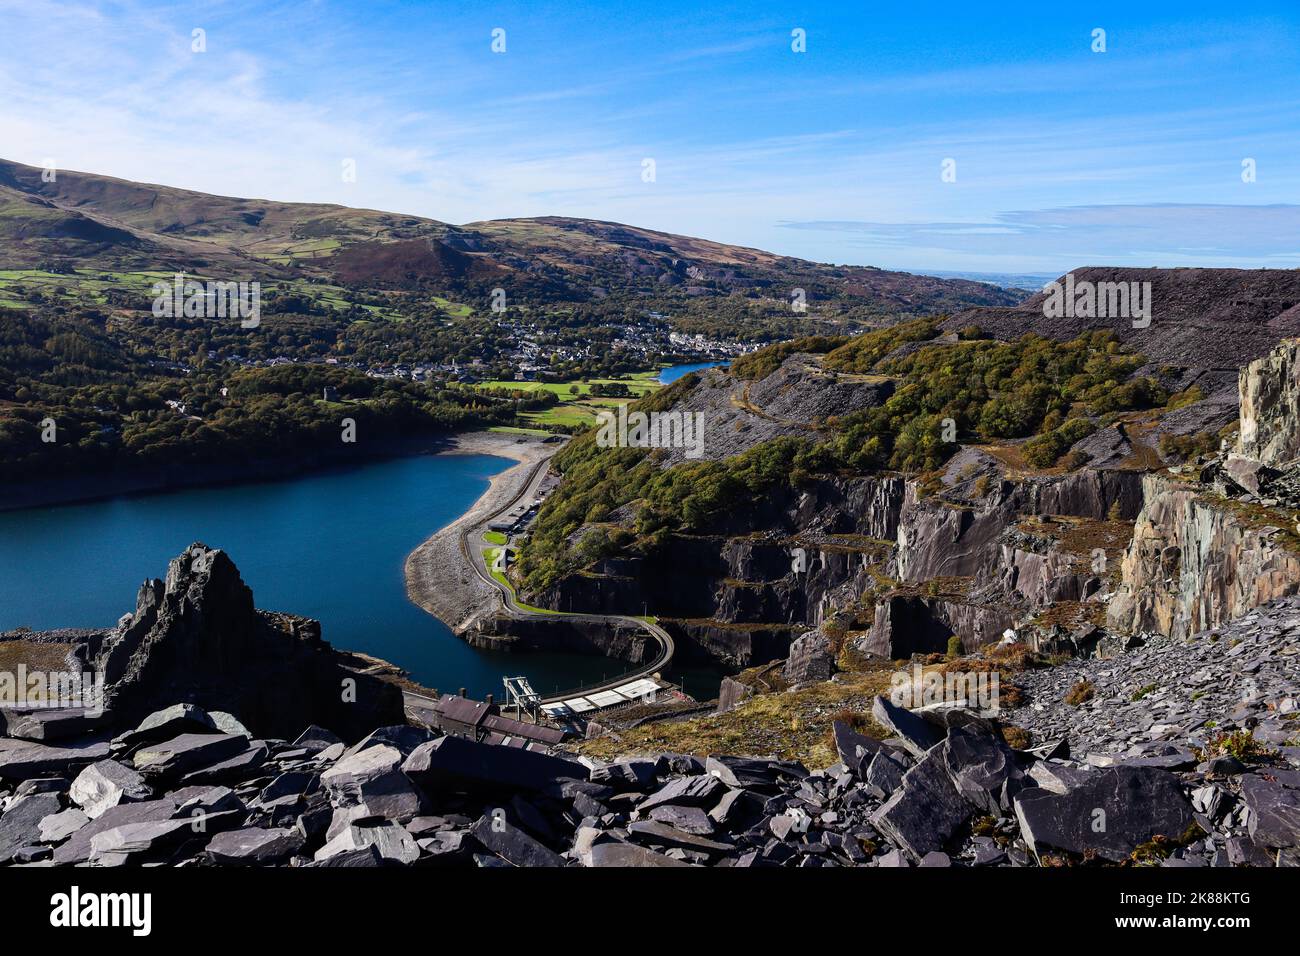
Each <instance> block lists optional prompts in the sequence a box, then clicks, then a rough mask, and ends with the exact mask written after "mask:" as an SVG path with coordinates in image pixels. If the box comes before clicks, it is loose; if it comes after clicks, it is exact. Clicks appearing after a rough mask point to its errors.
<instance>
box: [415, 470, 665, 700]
mask: <svg viewBox="0 0 1300 956" xmlns="http://www.w3.org/2000/svg"><path fill="white" fill-rule="evenodd" d="M551 457H552V456H550V455H548V456H547V457H545V458H543V459H541V460H540V461H538V462H537V463H536V464H535V465H533V468H532V471H531V472H530V473H529V475H528V479H527V480H526V481H525V482H524V483H523V485H522V486H521V488H520V491H519V493H518V494H516V495H515V496H514V497H513V498H511V499H510V500H509V501H508V502H506V503H505V504H504V505H502V506H501V507H500V508H499V509H498V510H496V511H494V512H493V513H491V514H489V515H486V516H485V517H483V518H482V519H481V520H480V521H478V522H477V523H475V524H473V525H470V526H468V527H466V528H464V529H462V530H461V532H460V541H459V546H460V552H461V558H462V559H463V560H464V561H466V562H467V563H468V564H469V566H470V567H472V568H473V569H474V572H475V573H476V574H477V575H478V576H479V577H480V578H482V579H483V580H484V581H485V582H487V583H488V584H489V585H490V586H491V587H492V588H494V589H495V590H496V591H497V593H498V594H499V595H500V596H501V606H502V609H503V610H504V611H505V613H507V614H508V615H510V616H511V617H513V618H519V619H521V620H537V621H546V622H553V623H558V622H561V621H566V620H567V621H584V622H596V623H600V624H605V625H607V626H609V627H635V628H640V629H641V630H644V631H646V632H647V633H648V634H649V635H650V637H651V638H653V639H654V641H655V643H656V645H657V646H658V648H659V650H658V653H656V654H655V656H654V658H653V659H652V660H651V661H650V662H649V663H648V664H646V665H644V666H642V667H640V668H638V669H637V670H635V671H631V672H629V673H626V674H620V675H619V676H618V677H615V678H613V679H610V680H605V681H601V682H600V683H598V684H590V685H587V686H584V687H575V688H573V689H571V690H567V691H564V692H563V693H560V694H553V695H551V696H549V697H543V698H542V703H543V704H551V703H558V702H559V701H562V700H566V699H569V698H572V697H579V696H583V695H586V694H594V693H598V692H599V691H602V690H609V689H611V688H614V687H618V686H621V685H623V684H626V683H629V682H630V681H634V680H637V679H638V678H641V677H649V676H650V675H651V674H654V673H655V672H657V671H661V670H663V669H665V668H666V667H667V666H668V665H669V664H670V663H671V662H672V659H673V653H674V651H675V648H674V645H673V639H672V637H671V636H670V635H669V634H668V632H667V631H665V630H664V629H663V628H662V627H660V626H659V625H658V624H655V623H654V622H652V621H646V620H643V619H642V618H639V617H629V616H626V615H621V614H579V613H573V612H552V611H534V610H529V609H528V608H526V607H521V606H520V605H519V604H518V603H517V602H516V600H515V595H514V592H513V591H512V590H511V589H510V588H509V587H508V586H507V585H505V584H503V583H502V582H500V581H498V580H497V579H496V578H495V577H493V576H492V574H491V573H490V572H489V571H488V569H487V563H486V562H485V561H484V559H483V552H484V551H485V550H486V549H487V548H490V547H494V546H493V545H490V544H488V543H487V542H485V541H484V540H483V532H484V531H486V530H487V526H488V525H489V524H491V523H492V522H493V521H494V520H496V519H497V518H498V517H500V516H501V515H503V514H505V513H506V512H508V511H510V509H512V508H514V507H515V505H517V504H518V503H519V502H520V501H523V500H524V499H525V498H536V497H538V496H539V494H538V491H539V489H540V487H541V484H542V482H543V481H544V480H545V479H546V474H547V471H548V469H549V468H550V464H551ZM406 698H407V707H408V708H414V709H416V710H425V709H427V708H428V705H429V703H430V699H429V698H427V697H423V696H422V695H420V694H413V693H410V692H407V693H406Z"/></svg>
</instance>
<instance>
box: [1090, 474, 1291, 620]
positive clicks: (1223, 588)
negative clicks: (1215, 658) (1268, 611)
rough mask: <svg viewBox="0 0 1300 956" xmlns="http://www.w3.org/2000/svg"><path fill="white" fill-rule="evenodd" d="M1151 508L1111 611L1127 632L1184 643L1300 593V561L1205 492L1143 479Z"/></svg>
mask: <svg viewBox="0 0 1300 956" xmlns="http://www.w3.org/2000/svg"><path fill="white" fill-rule="evenodd" d="M1143 494H1144V504H1143V506H1142V511H1141V513H1139V515H1138V517H1137V521H1136V522H1135V524H1134V527H1133V540H1132V543H1131V544H1130V545H1129V548H1128V550H1127V551H1126V552H1125V554H1124V558H1123V563H1122V571H1121V575H1122V576H1121V583H1120V586H1119V588H1118V590H1117V591H1116V594H1115V596H1114V598H1113V599H1112V601H1111V603H1110V606H1109V609H1108V611H1107V621H1108V624H1109V626H1110V627H1111V628H1113V629H1115V630H1117V631H1120V632H1121V633H1134V632H1142V631H1154V632H1157V633H1160V634H1167V635H1172V636H1174V637H1185V636H1186V635H1188V634H1193V633H1195V632H1197V631H1201V630H1204V629H1206V628H1209V627H1214V626H1215V625H1218V624H1222V623H1224V622H1226V621H1230V620H1232V619H1233V618H1235V617H1238V616H1240V615H1242V614H1244V613H1245V612H1246V611H1248V610H1250V609H1251V608H1253V607H1256V606H1257V605H1260V604H1263V603H1265V602H1267V601H1271V600H1273V599H1275V598H1279V597H1284V596H1286V595H1289V594H1295V593H1297V591H1300V555H1297V554H1296V553H1294V552H1293V551H1291V550H1289V549H1288V548H1287V547H1286V546H1285V545H1284V543H1283V539H1282V538H1281V537H1280V536H1279V531H1280V529H1279V528H1278V527H1276V526H1270V525H1257V524H1255V523H1252V522H1251V521H1250V520H1248V519H1247V517H1245V516H1244V515H1243V514H1241V513H1239V512H1237V511H1234V510H1233V509H1232V507H1231V503H1230V502H1227V501H1224V500H1216V499H1213V498H1211V497H1210V496H1209V495H1208V494H1207V493H1206V491H1205V489H1203V488H1202V487H1200V486H1198V485H1192V484H1186V483H1181V482H1178V481H1176V480H1173V479H1170V478H1166V477H1162V476H1159V475H1148V476H1146V477H1145V478H1144V479H1143Z"/></svg>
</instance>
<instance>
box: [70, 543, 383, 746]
mask: <svg viewBox="0 0 1300 956" xmlns="http://www.w3.org/2000/svg"><path fill="white" fill-rule="evenodd" d="M89 663H90V667H91V668H92V669H94V670H97V671H102V672H103V673H104V676H105V682H106V685H107V687H106V690H107V698H108V706H109V709H110V710H112V711H113V712H114V714H115V715H116V716H117V718H118V719H119V720H123V721H128V720H134V719H138V718H139V717H142V716H144V715H145V714H148V713H149V712H151V711H154V710H157V709H158V708H159V707H161V706H164V705H166V704H169V703H172V702H173V701H177V700H182V701H186V702H189V703H192V704H197V705H199V706H202V707H204V708H206V709H208V710H216V711H229V712H231V713H234V714H236V715H238V716H239V718H240V720H242V721H243V722H244V723H245V724H246V725H247V726H248V727H249V728H250V729H251V730H253V731H254V732H255V733H261V734H271V735H280V736H286V737H287V736H289V735H292V734H296V733H297V732H298V731H300V730H301V729H302V728H303V727H304V726H306V725H307V724H309V723H313V722H315V723H319V724H324V725H326V726H329V727H330V728H331V729H333V730H334V731H335V732H337V733H339V734H341V735H343V736H344V737H347V738H349V739H355V738H356V737H359V736H360V735H362V734H364V733H365V732H366V731H368V730H370V729H372V728H374V727H377V726H383V725H385V724H394V723H401V722H403V721H404V719H405V718H404V715H403V708H402V698H401V693H400V692H399V691H398V690H397V688H396V687H394V686H393V685H391V684H386V683H384V682H382V681H380V680H377V679H376V678H374V677H370V676H368V675H364V674H361V673H358V672H357V671H355V670H352V669H350V668H349V667H348V666H347V665H346V663H345V658H344V657H343V655H340V654H337V653H336V652H334V650H333V649H332V648H331V647H330V645H329V644H327V643H325V642H324V641H323V640H321V636H320V625H319V624H317V623H316V622H315V621H309V620H307V619H305V618H295V617H291V616H288V615H276V614H270V613H267V612H262V611H258V610H256V609H255V608H254V607H253V595H252V592H251V591H250V590H249V589H248V587H247V586H246V585H245V584H244V582H243V580H242V579H241V578H240V576H239V571H238V570H237V569H236V567H235V565H234V563H233V562H232V561H231V560H230V558H229V557H228V556H227V555H226V553H225V552H224V551H220V550H215V549H212V548H208V547H207V546H206V545H203V544H198V543H196V544H194V545H192V546H191V547H189V548H188V549H186V551H185V552H184V553H183V554H181V555H180V556H179V557H177V558H175V559H174V560H173V561H172V562H171V564H170V565H169V566H168V568H167V577H166V579H165V580H162V581H160V580H157V579H154V580H151V581H146V582H145V583H144V585H142V586H141V588H140V594H139V597H138V599H137V601H136V609H135V612H134V613H133V614H130V615H128V616H127V617H125V618H123V620H122V622H121V623H120V624H119V625H118V627H117V628H116V629H115V630H114V631H113V632H111V633H110V634H109V635H107V636H106V637H105V639H104V640H103V642H102V645H101V646H99V647H98V648H97V649H95V652H94V653H93V656H92V657H91V660H90V662H89Z"/></svg>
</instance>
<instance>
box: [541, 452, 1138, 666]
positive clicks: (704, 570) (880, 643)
mask: <svg viewBox="0 0 1300 956" xmlns="http://www.w3.org/2000/svg"><path fill="white" fill-rule="evenodd" d="M1141 504H1142V485H1141V475H1140V474H1139V473H1137V472H1135V471H1128V470H1117V469H1111V470H1106V469H1097V468H1082V469H1080V470H1078V471H1076V472H1072V473H1068V474H1065V475H1059V476H1047V477H1042V476H1039V477H1027V478H1017V479H1015V480H1012V479H1007V478H1004V477H1002V476H1001V472H1000V470H999V466H998V464H997V462H996V461H995V460H994V459H992V458H991V457H990V456H988V455H985V454H983V453H982V452H978V451H976V450H973V449H967V450H966V451H963V452H962V453H961V454H959V455H957V456H956V457H954V458H953V459H952V460H951V461H950V462H949V465H948V466H947V468H946V470H945V472H944V475H943V487H942V489H941V490H939V491H938V492H937V493H935V492H931V493H924V492H923V491H922V488H921V482H920V481H919V480H917V479H914V478H911V479H909V478H906V477H904V476H898V475H867V476H862V477H853V478H822V479H818V480H815V481H812V482H810V483H809V484H808V485H806V486H803V487H801V488H799V489H798V490H797V491H789V490H778V491H774V492H773V493H772V494H771V495H770V496H769V497H768V498H766V499H765V500H764V501H763V502H761V503H760V504H758V505H755V506H754V507H752V508H746V509H736V510H735V511H733V512H728V513H727V514H725V515H723V516H720V517H719V518H718V521H717V524H716V526H714V527H711V528H708V529H704V533H699V534H691V535H681V536H673V535H670V536H668V537H667V539H666V540H665V541H664V542H663V544H662V545H661V546H659V547H658V548H657V549H656V550H655V551H653V552H652V553H648V554H638V553H627V554H624V555H620V556H618V557H613V558H608V559H605V560H603V561H599V562H597V563H596V564H595V565H593V566H592V568H590V569H588V570H587V571H584V572H583V573H582V574H574V575H571V576H569V577H567V578H564V579H562V580H561V581H560V582H559V583H558V584H556V585H555V586H554V587H553V588H551V589H550V590H549V591H547V592H546V593H543V594H537V595H529V596H528V597H529V600H530V602H531V603H534V604H537V605H540V606H545V607H550V608H553V609H556V610H568V609H582V610H593V611H600V612H604V613H627V612H628V611H629V609H635V608H640V607H642V606H643V605H645V604H648V605H649V606H651V607H654V608H657V609H659V614H660V618H661V623H662V624H663V626H664V627H665V628H667V629H668V630H669V631H670V632H671V633H672V634H673V638H674V640H676V641H677V642H678V643H679V645H680V646H682V647H691V648H692V649H698V650H699V651H702V652H703V653H705V654H708V655H709V656H711V657H713V658H716V659H718V660H721V661H723V662H725V663H727V664H731V665H735V666H740V667H748V666H753V665H754V664H761V663H765V662H767V661H770V660H774V659H778V658H784V657H788V656H789V655H790V646H791V644H792V642H794V641H796V640H798V639H799V638H800V637H801V635H802V634H803V633H804V632H805V631H806V630H807V629H809V628H817V627H819V626H821V625H823V624H825V623H826V622H827V621H828V620H829V619H830V618H831V617H833V616H834V614H835V612H836V610H837V609H839V608H844V607H849V606H852V605H854V604H855V603H856V602H857V601H858V600H859V599H860V598H861V597H862V596H863V595H864V594H867V593H871V592H875V591H878V590H879V587H880V581H881V580H884V579H892V580H894V581H897V582H898V583H899V585H900V587H899V588H898V589H896V591H893V592H890V593H887V594H883V595H881V596H880V599H879V601H878V603H877V607H876V610H875V614H876V620H875V622H874V624H873V625H872V626H871V633H870V634H868V635H864V636H863V637H861V638H859V639H858V640H857V646H858V647H859V649H861V650H863V651H866V652H868V653H872V654H878V655H882V656H888V657H894V658H897V657H906V656H908V655H910V654H911V653H913V652H935V651H938V652H942V651H944V650H946V648H947V641H948V638H949V637H951V636H952V635H954V634H955V635H957V636H959V637H961V638H962V642H963V645H964V646H965V647H966V648H967V649H968V650H974V649H975V648H978V647H980V646H982V645H983V644H985V643H987V642H989V641H990V640H994V639H996V638H997V637H998V636H999V635H1000V634H1001V633H1002V631H1003V630H1005V629H1006V628H1007V627H1008V626H1010V625H1011V624H1012V623H1013V622H1015V621H1018V620H1020V619H1022V618H1023V617H1025V616H1028V615H1031V614H1032V613H1034V612H1035V611H1037V610H1040V609H1042V608H1045V607H1048V606H1049V605H1051V604H1052V603H1054V602H1057V601H1084V600H1090V599H1093V598H1094V597H1095V596H1096V595H1098V594H1099V592H1100V591H1101V589H1102V587H1103V583H1104V578H1105V576H1104V574H1100V573H1098V572H1095V571H1093V570H1092V568H1091V565H1090V563H1089V562H1090V560H1091V555H1090V554H1088V555H1085V556H1083V557H1086V558H1087V559H1088V560H1081V556H1080V554H1078V553H1077V552H1075V551H1072V550H1071V549H1070V548H1069V547H1068V546H1067V545H1066V544H1064V543H1063V541H1062V538H1063V536H1064V535H1065V534H1066V533H1067V532H1069V531H1070V529H1071V528H1072V527H1073V526H1074V524H1078V523H1082V522H1094V523H1097V522H1108V521H1114V522H1116V523H1119V522H1124V521H1131V520H1132V519H1133V518H1134V517H1135V516H1136V515H1137V513H1138V511H1139V509H1140V508H1141ZM1040 516H1046V518H1047V519H1048V520H1047V521H1045V522H1043V523H1042V528H1043V533H1039V534H1034V535H1030V534H1025V533H1023V532H1021V531H1020V530H1018V527H1017V526H1018V525H1019V524H1020V523H1021V522H1022V521H1024V520H1026V519H1028V518H1039V517H1040ZM1072 523H1073V524H1072ZM1052 531H1056V532H1058V533H1057V534H1055V535H1053V534H1051V533H1048V532H1052ZM936 578H938V579H948V580H952V581H954V582H960V583H961V586H960V587H958V588H957V589H956V591H954V593H945V594H941V595H927V594H918V593H917V592H918V589H919V588H921V587H923V586H924V585H925V583H926V582H929V581H931V580H933V579H936ZM607 652H608V651H607ZM618 656H623V657H625V659H630V658H627V657H626V655H624V654H621V653H620V654H619V655H618Z"/></svg>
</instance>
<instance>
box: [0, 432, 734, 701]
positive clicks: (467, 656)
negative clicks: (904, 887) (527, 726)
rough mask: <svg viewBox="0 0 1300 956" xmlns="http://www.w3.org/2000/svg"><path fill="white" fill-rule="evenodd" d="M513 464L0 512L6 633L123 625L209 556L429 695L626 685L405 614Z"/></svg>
mask: <svg viewBox="0 0 1300 956" xmlns="http://www.w3.org/2000/svg"><path fill="white" fill-rule="evenodd" d="M510 464H511V462H510V461H507V460H506V459H503V458H497V457H494V456H488V455H425V456H419V457H413V458H402V459H396V460H392V461H383V462H376V463H371V464H367V465H362V466H359V467H354V468H347V469H340V470H334V471H327V472H323V473H318V474H314V475H309V476H306V477H300V478H294V479H290V480H285V481H275V482H263V483H256V484H246V485H234V486H223V487H214V488H197V489H192V490H187V491H176V492H167V493H163V494H146V495H136V496H131V497H123V498H113V499H109V500H106V501H97V502H91V503H88V504H74V505H61V506H58V507H46V508H31V509H27V510H23V511H11V512H0V630H7V629H10V628H13V627H18V626H20V625H27V626H29V627H32V628H35V629H37V630H43V629H48V628H55V627H107V626H110V625H112V624H113V623H115V622H116V621H117V619H118V618H119V617H120V616H121V615H122V614H123V613H125V612H127V611H132V610H134V609H135V595H136V591H137V589H138V588H139V586H140V583H141V582H142V581H144V580H145V579H146V578H151V577H163V575H164V574H165V573H166V570H167V562H168V561H169V560H171V559H172V558H173V557H175V556H176V555H177V554H179V553H180V552H181V551H183V550H184V549H185V548H186V547H187V546H188V545H189V544H190V543H191V542H194V541H202V542H203V543H204V544H207V545H209V546H211V547H218V548H222V549H224V550H225V551H226V552H227V553H228V554H229V555H230V556H231V558H232V559H233V560H234V562H235V564H236V565H237V566H238V567H239V570H240V573H241V574H242V575H243V578H244V582H245V583H246V584H248V586H249V587H251V588H252V589H253V597H254V600H255V601H256V603H257V606H258V607H261V608H266V609H268V610H276V611H288V612H291V613H294V614H301V615H303V616H305V617H312V618H316V619H318V620H319V621H320V622H321V625H322V631H323V636H324V637H325V639H326V640H327V641H329V642H331V643H332V644H333V645H334V646H335V647H339V648H346V649H349V650H358V651H365V652H367V653H370V654H375V655H377V656H379V657H382V658H384V659H386V660H390V661H392V662H394V663H396V664H398V665H400V666H401V667H403V668H405V669H407V670H408V671H410V672H411V674H412V676H413V677H414V678H415V679H416V680H418V681H419V682H420V683H422V684H425V685H426V686H429V687H436V688H438V689H439V690H443V691H453V692H454V691H455V690H456V689H458V688H460V687H466V688H468V689H469V691H470V693H471V694H472V695H474V696H478V697H482V696H483V695H484V694H489V693H492V694H496V695H497V697H498V698H500V696H501V693H502V688H501V678H502V677H503V676H505V675H507V674H510V675H513V674H525V675H527V676H528V677H529V678H530V679H531V681H532V683H533V686H534V687H535V688H537V690H538V691H540V692H542V693H552V692H554V691H556V690H564V689H567V688H569V687H574V686H577V685H579V684H583V683H586V682H588V681H592V680H598V679H600V678H602V677H604V676H605V675H607V674H608V675H610V676H614V675H616V674H619V673H622V672H623V670H624V669H625V665H623V664H622V662H620V661H617V660H613V659H609V658H604V657H600V656H597V655H585V654H576V653H545V654H540V653H539V654H506V653H502V652H495V653H493V652H487V651H479V650H475V649H474V648H471V647H470V646H469V645H467V644H465V643H464V642H463V641H462V640H461V639H460V638H458V637H456V636H455V635H453V634H452V633H451V631H450V630H449V629H448V628H447V627H446V626H444V625H443V624H442V623H441V622H440V621H438V620H436V619H435V618H433V617H431V616H430V615H428V614H426V613H425V612H424V611H422V610H420V609H419V608H418V607H416V606H415V605H414V604H412V603H411V602H410V601H409V600H408V599H407V597H406V585H405V579H404V576H403V565H404V563H405V561H406V556H407V554H409V553H410V552H411V551H412V550H413V549H414V548H415V547H416V546H418V545H419V544H420V542H421V541H423V540H424V539H425V538H426V537H428V536H429V535H430V534H432V533H433V532H434V531H435V530H437V529H438V528H441V527H443V526H444V525H446V524H448V523H449V522H451V521H453V520H455V519H456V518H457V517H458V516H460V515H461V514H463V513H464V512H465V511H466V510H467V509H468V508H469V506H470V505H471V504H472V503H473V502H474V501H475V500H476V499H477V498H478V497H479V496H480V495H481V494H482V493H483V492H484V490H486V488H487V486H488V481H489V479H490V478H491V477H492V476H493V475H495V474H496V473H497V472H499V471H502V470H504V469H505V468H507V467H509V466H510ZM713 691H716V684H715V685H714V686H713V688H711V689H709V692H710V693H712V692H713Z"/></svg>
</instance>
